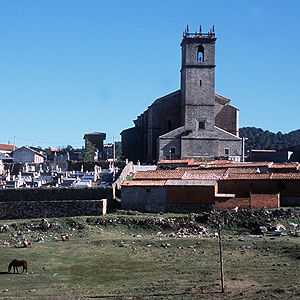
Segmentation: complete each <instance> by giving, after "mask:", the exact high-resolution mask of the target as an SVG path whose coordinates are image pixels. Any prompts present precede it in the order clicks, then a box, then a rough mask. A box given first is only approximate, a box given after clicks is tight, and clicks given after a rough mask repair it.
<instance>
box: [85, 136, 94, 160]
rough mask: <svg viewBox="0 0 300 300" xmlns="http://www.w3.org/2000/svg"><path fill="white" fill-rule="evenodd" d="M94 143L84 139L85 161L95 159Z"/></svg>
mask: <svg viewBox="0 0 300 300" xmlns="http://www.w3.org/2000/svg"><path fill="white" fill-rule="evenodd" d="M95 149H96V147H95V145H94V144H93V143H92V142H91V141H89V140H86V142H85V152H84V156H83V157H84V160H86V161H93V160H94V159H95Z"/></svg>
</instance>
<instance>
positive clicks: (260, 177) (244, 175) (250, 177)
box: [222, 173, 270, 180]
mask: <svg viewBox="0 0 300 300" xmlns="http://www.w3.org/2000/svg"><path fill="white" fill-rule="evenodd" d="M266 179H270V173H256V174H251V173H248V174H247V173H241V174H236V173H233V174H228V176H227V177H224V178H222V180H266Z"/></svg>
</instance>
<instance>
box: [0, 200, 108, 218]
mask: <svg viewBox="0 0 300 300" xmlns="http://www.w3.org/2000/svg"><path fill="white" fill-rule="evenodd" d="M106 210H107V199H102V200H60V201H6V202H0V219H2V220H4V219H32V218H51V217H52V218H53V217H56V218H60V217H73V216H99V215H103V214H105V213H106Z"/></svg>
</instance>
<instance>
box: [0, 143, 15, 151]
mask: <svg viewBox="0 0 300 300" xmlns="http://www.w3.org/2000/svg"><path fill="white" fill-rule="evenodd" d="M17 149H18V147H16V146H14V145H11V144H0V151H1V150H6V151H14V150H17Z"/></svg>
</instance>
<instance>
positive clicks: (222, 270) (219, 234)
mask: <svg viewBox="0 0 300 300" xmlns="http://www.w3.org/2000/svg"><path fill="white" fill-rule="evenodd" d="M218 236H219V247H220V266H221V285H222V293H224V269H223V252H222V237H221V224H220V223H219V224H218Z"/></svg>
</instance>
